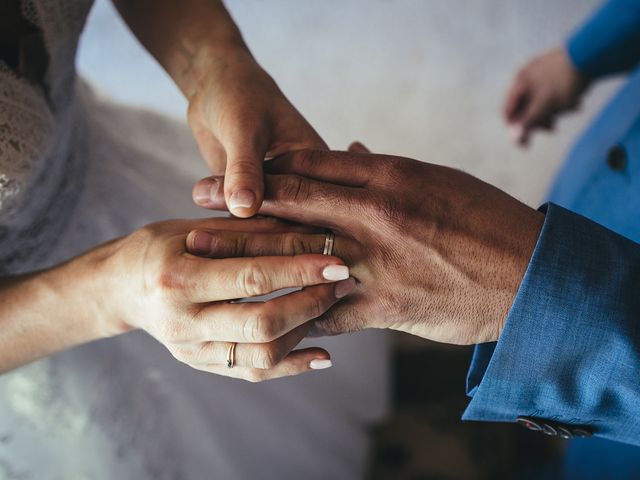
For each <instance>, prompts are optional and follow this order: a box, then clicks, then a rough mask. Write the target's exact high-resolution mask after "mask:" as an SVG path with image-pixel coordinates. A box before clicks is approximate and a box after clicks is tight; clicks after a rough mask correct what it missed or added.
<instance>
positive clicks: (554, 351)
mask: <svg viewBox="0 0 640 480" xmlns="http://www.w3.org/2000/svg"><path fill="white" fill-rule="evenodd" d="M567 50H568V53H569V56H570V58H571V59H572V61H573V62H574V64H575V66H576V67H577V68H578V69H579V70H581V71H583V72H585V73H586V74H588V75H590V76H592V77H598V76H602V75H607V74H611V73H616V72H620V71H625V70H629V69H632V68H633V67H634V66H636V65H637V64H638V62H639V60H640V0H612V1H609V2H607V3H605V4H604V5H603V7H602V8H601V9H600V10H599V11H597V12H596V13H595V14H594V15H593V16H592V17H591V18H590V19H589V20H588V21H587V22H586V23H585V24H584V25H583V26H582V27H581V28H580V29H578V30H577V31H576V32H575V33H574V34H573V35H572V36H571V38H570V39H569V41H568V44H567ZM550 200H551V201H552V202H554V203H549V204H548V205H547V206H546V207H544V210H545V211H546V219H545V222H544V226H543V228H542V232H541V234H540V237H539V239H538V242H537V245H536V247H535V251H534V253H533V256H532V258H531V261H530V264H529V266H528V269H527V272H526V274H525V276H524V279H523V281H522V283H521V285H520V288H519V290H518V293H517V295H516V298H515V302H514V304H513V306H512V307H511V310H510V312H509V315H508V317H507V321H506V325H505V328H504V330H503V332H502V335H501V337H500V339H499V340H498V342H497V343H491V344H483V345H479V346H477V347H476V351H475V353H474V358H473V360H472V364H471V368H470V371H469V374H468V379H467V392H468V394H469V396H471V397H472V400H471V402H470V403H469V405H468V407H467V409H466V411H465V412H464V415H463V419H465V420H484V421H515V420H516V418H517V417H520V416H526V417H536V418H539V419H545V420H550V421H553V422H557V423H559V424H564V425H584V426H587V427H588V428H589V429H590V430H591V431H592V432H593V434H594V435H596V436H600V437H603V438H608V439H613V440H618V441H623V442H627V443H630V444H635V445H640V245H639V244H638V243H635V242H640V69H638V70H636V71H635V72H634V73H632V75H631V77H630V79H629V81H628V82H627V84H626V85H625V86H624V87H623V88H622V90H621V91H620V92H619V93H618V94H617V96H616V97H615V98H614V99H613V100H612V101H611V103H610V104H609V105H608V106H607V107H606V108H605V110H604V111H603V112H602V114H601V115H600V117H599V118H598V119H596V121H595V122H594V123H593V124H592V126H591V127H590V128H589V129H588V130H587V131H586V132H585V133H584V135H583V136H582V138H581V139H580V140H579V141H578V142H577V144H576V145H575V147H574V148H573V150H572V152H571V153H570V155H569V157H568V159H567V162H566V163H565V165H564V166H563V168H562V169H561V171H560V173H559V175H558V178H557V181H556V183H555V185H554V187H553V188H552V190H551V192H550ZM563 207H564V208H563Z"/></svg>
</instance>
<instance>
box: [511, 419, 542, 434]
mask: <svg viewBox="0 0 640 480" xmlns="http://www.w3.org/2000/svg"><path fill="white" fill-rule="evenodd" d="M516 423H517V424H518V425H520V426H521V427H524V428H526V429H528V430H531V431H533V432H540V431H542V426H541V425H540V424H539V423H537V422H534V421H533V420H532V419H531V418H527V417H518V418H517V419H516Z"/></svg>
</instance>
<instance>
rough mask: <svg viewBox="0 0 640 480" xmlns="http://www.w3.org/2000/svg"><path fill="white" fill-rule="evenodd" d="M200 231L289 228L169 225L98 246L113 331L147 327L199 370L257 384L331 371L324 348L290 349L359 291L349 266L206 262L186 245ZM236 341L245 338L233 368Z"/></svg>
mask: <svg viewBox="0 0 640 480" xmlns="http://www.w3.org/2000/svg"><path fill="white" fill-rule="evenodd" d="M196 228H200V229H203V228H204V229H207V230H208V231H212V230H215V231H228V230H233V231H245V234H246V235H249V236H250V235H251V233H250V232H261V233H263V234H266V233H269V232H271V233H274V232H281V231H282V228H283V227H282V225H281V224H278V223H275V222H273V221H270V220H267V219H254V220H249V221H242V220H238V219H210V220H189V221H186V220H176V221H165V222H160V223H155V224H152V225H149V226H146V227H144V228H142V229H140V230H138V231H136V232H134V233H133V234H131V235H129V236H127V237H123V238H122V239H119V240H116V241H114V242H111V243H110V244H107V245H105V246H104V247H101V252H100V254H99V255H98V256H97V258H98V259H99V262H98V263H99V265H98V269H99V270H98V272H99V273H102V274H103V278H107V279H108V283H107V284H106V285H102V289H101V292H100V297H99V298H100V305H99V308H98V310H99V311H100V312H102V314H103V315H104V318H105V319H106V323H105V325H106V328H108V329H109V333H110V334H117V333H122V332H126V331H129V330H131V329H136V328H141V329H144V330H146V331H147V332H148V333H150V334H151V335H152V336H154V337H155V338H156V339H158V340H159V341H160V342H162V343H163V344H164V345H165V346H166V347H167V348H168V349H169V351H170V352H171V353H172V354H173V355H174V356H175V357H176V358H177V359H178V360H180V361H182V362H184V363H186V364H188V365H190V366H192V367H194V368H197V369H199V370H204V371H207V372H212V373H217V374H223V375H228V376H233V377H240V378H244V379H246V380H250V381H261V380H266V379H270V378H276V377H281V376H286V375H295V374H299V373H303V372H305V371H308V370H310V369H313V368H314V367H315V368H322V367H326V366H329V365H330V362H327V360H328V359H329V354H328V353H327V352H326V351H324V350H322V349H319V348H310V349H304V350H298V351H294V352H291V350H292V349H293V348H294V347H295V346H296V345H297V344H298V343H299V342H300V340H302V339H303V338H304V337H305V335H306V334H307V332H308V330H309V328H310V325H311V323H310V322H309V321H310V320H312V319H314V318H316V317H318V316H320V315H322V314H323V313H324V312H325V311H327V310H328V309H329V308H330V307H331V306H332V305H333V304H334V303H335V302H337V301H338V299H339V298H341V297H343V296H345V295H347V294H348V293H350V292H351V290H353V289H354V287H355V282H354V280H353V279H348V276H349V273H348V269H347V267H345V266H344V264H343V263H342V261H341V260H340V259H338V258H336V257H330V256H325V255H320V254H309V255H298V256H284V257H283V256H272V257H266V256H265V257H259V258H217V259H212V258H201V257H197V256H194V255H191V254H189V253H187V244H190V245H192V246H193V245H195V244H197V243H198V241H199V239H198V238H196V237H195V236H193V235H191V236H189V237H188V236H187V234H188V233H189V232H190V231H191V230H193V229H196ZM221 247H222V246H221ZM216 249H217V248H216V247H215V245H213V246H212V251H211V252H210V253H211V254H212V255H211V256H216V255H215V252H216ZM221 250H222V249H221ZM220 253H224V252H222V251H221V252H220ZM344 279H347V280H344ZM340 280H342V281H340ZM336 281H337V283H336ZM287 287H306V288H303V289H302V290H300V291H297V292H294V293H291V294H288V295H285V296H281V297H279V298H275V299H272V300H269V301H267V302H262V303H230V300H233V299H239V298H244V297H252V296H258V295H263V294H266V293H270V292H273V291H276V290H279V289H282V288H287ZM230 342H238V345H237V347H236V351H235V367H234V368H232V369H229V368H227V366H226V358H227V352H228V349H229V346H230ZM290 352H291V353H290ZM314 360H315V362H314Z"/></svg>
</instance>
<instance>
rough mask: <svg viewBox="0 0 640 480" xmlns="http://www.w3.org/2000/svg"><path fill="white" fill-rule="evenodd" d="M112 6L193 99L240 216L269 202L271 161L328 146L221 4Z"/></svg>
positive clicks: (197, 132)
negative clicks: (267, 166) (266, 165)
mask: <svg viewBox="0 0 640 480" xmlns="http://www.w3.org/2000/svg"><path fill="white" fill-rule="evenodd" d="M113 3H114V4H115V5H116V7H117V9H118V11H119V12H120V14H121V15H122V17H123V18H124V20H125V21H126V22H127V24H128V25H129V26H130V28H131V30H132V31H133V32H134V34H135V35H136V36H137V37H138V39H139V40H140V42H141V43H142V44H143V45H144V46H145V48H146V49H147V50H148V51H149V52H150V53H151V54H152V55H153V56H154V57H155V58H156V59H157V60H158V62H159V63H160V64H161V65H162V66H163V68H164V69H165V70H166V71H167V73H168V74H169V75H170V76H171V77H172V78H173V80H174V81H175V82H176V84H177V85H178V87H179V88H180V90H181V91H182V92H183V93H184V95H185V96H186V97H187V99H188V102H189V109H188V113H187V117H188V121H189V125H190V127H191V130H192V132H193V135H194V137H195V139H196V141H197V143H198V146H199V148H200V152H201V153H202V156H203V157H204V159H205V161H206V162H207V164H208V166H209V167H210V169H211V171H212V172H213V173H214V174H217V175H222V174H224V175H225V176H226V178H227V186H228V188H227V198H226V202H227V205H228V207H229V209H230V210H231V211H232V212H233V214H234V215H236V216H241V217H249V216H252V215H254V214H255V213H256V211H257V209H258V207H259V206H260V204H261V203H262V198H263V192H264V185H263V174H262V163H263V161H264V159H265V157H270V156H275V155H279V154H281V153H284V152H286V151H289V150H298V149H301V148H326V145H325V144H324V142H323V140H322V139H321V138H320V136H319V135H318V134H317V133H316V132H315V131H314V129H313V128H312V127H311V126H310V125H309V123H308V122H307V121H306V120H305V119H304V118H303V117H302V115H300V113H299V112H298V111H297V110H296V109H295V108H294V107H293V105H291V103H290V102H289V101H288V100H287V99H286V98H285V96H284V94H283V93H282V92H281V91H280V89H279V88H278V86H277V85H276V83H275V82H274V81H273V79H272V78H271V77H270V76H269V75H268V74H267V73H266V72H265V71H264V70H263V69H262V68H261V67H260V65H258V63H257V62H256V61H255V59H254V58H253V56H252V55H251V53H250V52H249V49H248V48H247V46H246V44H245V43H244V41H243V39H242V36H241V34H240V31H239V30H238V28H237V27H236V25H235V23H234V22H233V20H232V19H231V17H230V15H229V13H228V12H227V10H226V9H225V8H224V5H223V4H222V2H221V1H217V0H181V1H175V0H114V2H113ZM201 195H208V192H202V193H201Z"/></svg>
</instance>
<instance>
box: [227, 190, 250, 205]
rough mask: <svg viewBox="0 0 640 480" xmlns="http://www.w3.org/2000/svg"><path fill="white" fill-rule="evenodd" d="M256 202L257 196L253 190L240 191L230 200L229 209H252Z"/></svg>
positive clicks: (234, 193)
mask: <svg viewBox="0 0 640 480" xmlns="http://www.w3.org/2000/svg"><path fill="white" fill-rule="evenodd" d="M255 202H256V194H255V193H253V192H252V191H251V190H238V191H235V192H233V195H231V199H230V200H229V207H230V208H231V209H232V210H235V209H236V208H250V207H252V206H253V204H254V203H255Z"/></svg>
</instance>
